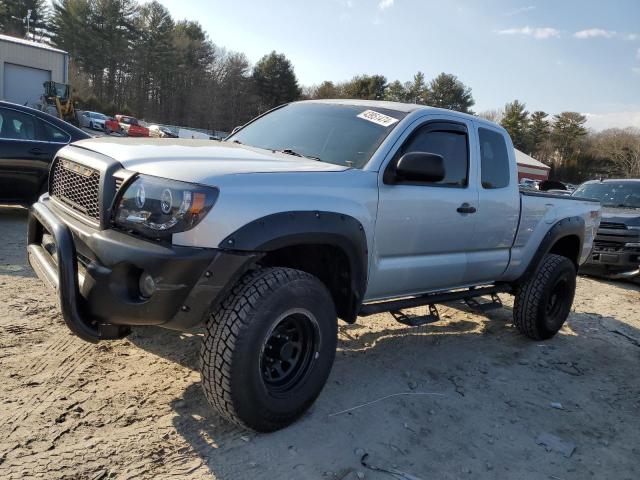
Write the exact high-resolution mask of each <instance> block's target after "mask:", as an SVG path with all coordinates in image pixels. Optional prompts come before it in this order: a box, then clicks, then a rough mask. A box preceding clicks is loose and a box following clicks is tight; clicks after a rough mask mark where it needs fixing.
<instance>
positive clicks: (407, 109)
mask: <svg viewBox="0 0 640 480" xmlns="http://www.w3.org/2000/svg"><path fill="white" fill-rule="evenodd" d="M296 103H327V104H334V105H353V106H358V107H368V108H386V109H388V110H396V111H398V112H404V113H411V112H416V111H419V110H429V111H432V112H433V113H446V114H449V115H456V116H459V117H462V118H467V119H469V120H473V121H475V122H478V123H483V124H486V125H491V126H492V127H498V128H500V129H501V130H504V129H503V128H502V127H501V126H500V125H498V124H497V123H494V122H491V121H489V120H486V119H484V118H481V117H477V116H475V115H471V114H468V113H462V112H456V111H454V110H447V109H444V108H436V107H430V106H427V105H418V104H417V103H401V102H389V101H386V100H356V99H350V98H333V99H321V100H302V101H300V102H296Z"/></svg>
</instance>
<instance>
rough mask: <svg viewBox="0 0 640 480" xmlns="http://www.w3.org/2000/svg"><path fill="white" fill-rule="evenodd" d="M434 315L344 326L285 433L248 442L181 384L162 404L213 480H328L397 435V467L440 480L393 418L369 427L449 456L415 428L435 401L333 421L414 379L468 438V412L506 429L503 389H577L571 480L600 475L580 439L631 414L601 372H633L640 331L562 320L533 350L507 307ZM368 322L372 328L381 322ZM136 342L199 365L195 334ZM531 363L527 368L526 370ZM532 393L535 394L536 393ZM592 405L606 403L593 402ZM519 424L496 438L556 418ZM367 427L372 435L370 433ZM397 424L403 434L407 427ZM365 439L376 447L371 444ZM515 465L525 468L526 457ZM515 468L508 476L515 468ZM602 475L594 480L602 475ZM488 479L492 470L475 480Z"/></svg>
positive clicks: (197, 389) (478, 449)
mask: <svg viewBox="0 0 640 480" xmlns="http://www.w3.org/2000/svg"><path fill="white" fill-rule="evenodd" d="M440 310H441V312H440V314H441V320H442V321H441V322H438V323H434V324H426V325H423V326H419V327H407V326H405V325H402V324H398V323H391V322H389V321H388V320H389V319H390V317H386V318H385V320H384V325H383V328H375V329H371V328H369V326H368V325H367V323H368V320H367V319H366V318H361V319H359V323H358V324H354V325H344V324H342V323H341V325H340V341H339V345H338V354H337V357H336V362H335V365H334V368H333V371H332V374H331V377H330V379H329V382H328V383H327V386H326V387H325V389H324V391H323V393H322V394H321V397H320V399H319V400H318V402H316V404H315V405H314V406H313V407H312V409H311V410H310V411H309V412H308V413H307V414H306V415H305V416H303V418H302V419H300V420H299V421H298V422H296V423H295V424H294V425H292V426H290V427H288V428H287V429H285V430H282V431H279V432H275V433H272V434H256V433H254V432H249V431H245V430H242V429H241V428H239V427H236V426H233V425H231V424H229V423H227V422H226V421H224V420H223V419H222V418H220V417H219V416H218V415H217V414H216V413H215V412H214V411H213V410H212V409H211V408H210V407H209V406H208V405H207V402H206V398H205V396H204V394H203V392H202V389H201V386H200V385H199V384H198V383H193V384H191V385H190V386H188V387H187V388H186V389H185V391H184V394H183V395H182V396H180V397H178V398H175V399H174V400H173V401H172V404H171V406H172V408H173V410H174V412H175V417H174V419H173V424H174V426H175V428H176V430H177V432H178V433H179V434H180V435H181V436H182V437H183V438H184V439H185V440H186V441H187V442H188V443H189V445H190V447H191V448H192V449H193V451H194V452H197V454H198V455H199V457H200V458H201V460H202V462H203V464H204V465H206V466H207V468H208V469H209V471H210V472H211V473H212V474H213V475H215V478H220V479H231V478H243V477H244V478H249V477H250V478H277V477H278V476H281V477H282V478H293V477H295V478H318V476H320V475H322V473H323V471H324V470H323V469H328V470H331V471H332V472H334V473H335V472H336V471H338V473H336V474H335V475H334V477H335V478H343V477H342V476H341V473H340V471H339V468H337V467H336V465H338V466H342V467H343V468H346V469H347V470H345V472H346V473H345V475H347V474H348V472H349V469H351V468H354V469H355V468H358V466H359V465H358V462H357V461H354V458H353V450H354V448H355V447H357V446H359V445H362V446H365V445H369V448H370V449H371V450H372V451H373V452H374V453H375V452H376V451H378V453H380V452H384V449H382V447H380V446H379V445H385V444H386V443H385V442H387V443H388V442H392V440H393V442H396V443H397V442H400V440H398V438H401V439H403V440H402V441H405V440H406V441H407V446H406V448H405V452H408V451H412V452H413V453H403V454H402V457H401V458H400V460H399V461H401V462H405V463H406V462H408V463H410V464H411V465H413V473H414V474H418V473H421V474H424V473H425V472H429V473H431V474H432V476H434V475H435V478H449V476H448V475H449V473H450V471H451V470H447V469H448V468H451V466H447V462H444V463H442V464H441V465H439V464H438V462H434V461H433V460H434V458H432V457H430V454H425V452H426V451H430V449H431V448H432V446H431V445H427V444H424V445H422V446H420V445H421V443H420V442H421V440H420V439H419V438H418V439H416V438H414V436H411V438H409V437H406V436H403V435H405V433H406V435H412V434H411V432H408V433H407V432H405V433H401V434H398V432H397V429H398V428H399V429H400V430H401V431H402V430H403V429H402V425H403V421H402V420H397V423H398V424H399V425H400V427H397V428H396V427H393V428H391V427H389V428H390V431H389V432H386V431H381V430H380V428H379V425H380V424H381V423H385V424H386V422H388V421H389V418H394V419H397V418H410V419H411V424H414V423H415V424H418V425H429V427H428V428H429V429H428V432H429V435H430V436H431V437H432V438H441V439H442V440H441V441H442V445H439V446H438V447H436V448H437V449H444V448H449V449H450V450H449V451H454V450H455V449H456V448H460V445H459V437H457V436H456V437H455V438H458V440H455V441H454V440H452V437H451V436H450V435H449V427H448V426H447V425H448V424H447V423H446V422H445V423H443V424H436V425H432V424H427V423H425V422H426V421H428V422H431V420H430V418H429V415H430V414H429V413H428V412H429V411H431V412H433V410H429V408H426V409H425V408H423V407H419V405H424V402H429V403H428V404H429V405H434V406H433V407H430V408H434V409H438V408H439V401H438V400H437V399H436V400H429V401H427V400H424V401H422V403H421V402H419V401H418V402H415V403H416V405H418V407H416V406H415V405H413V404H412V403H411V402H409V401H402V400H398V401H389V403H387V404H386V405H383V406H380V407H378V408H377V409H371V410H369V409H368V408H367V409H363V410H361V411H359V412H358V414H357V415H356V416H352V414H351V413H348V414H345V415H341V416H338V417H333V415H335V412H340V411H342V410H344V409H345V408H349V407H353V405H354V404H357V403H360V402H361V401H362V402H365V401H368V400H371V399H374V398H376V397H382V396H383V395H385V394H389V393H397V392H403V391H404V392H409V391H411V390H410V389H409V388H407V378H415V379H417V383H418V387H417V388H418V390H419V391H421V390H427V391H429V392H436V393H438V394H442V395H444V396H445V398H446V400H444V404H446V408H447V412H448V413H447V415H446V418H455V419H456V420H455V421H456V422H457V424H458V425H459V428H460V429H461V430H460V431H461V433H460V435H468V436H469V437H474V436H478V435H479V436H482V435H484V433H483V431H478V430H475V429H476V428H480V427H475V422H477V417H478V415H480V416H481V417H482V415H487V416H488V417H489V418H490V419H491V420H490V421H493V422H501V421H504V417H501V416H497V417H496V412H495V411H496V408H498V409H499V408H500V405H503V407H504V398H505V395H507V394H508V395H511V394H512V393H511V391H510V390H507V391H506V392H507V393H505V388H506V387H505V385H509V384H510V383H512V382H513V383H514V384H515V383H523V384H526V385H541V386H540V387H538V388H539V389H540V390H542V391H543V392H546V391H547V390H546V389H547V388H548V389H551V390H557V389H558V388H572V389H573V388H575V389H576V390H575V392H572V395H576V398H581V399H582V400H581V401H580V403H581V405H580V409H581V411H584V412H585V415H587V416H588V418H589V419H591V420H589V421H590V422H592V423H590V425H589V428H586V427H584V429H583V430H584V432H586V433H580V432H579V431H578V430H579V429H578V430H576V431H574V433H573V434H574V435H577V436H578V438H574V441H581V442H582V443H581V445H582V448H583V451H584V453H583V456H582V457H579V458H580V460H579V462H578V461H573V462H572V463H571V465H573V467H572V468H576V469H577V470H576V472H577V473H576V475H574V476H570V478H580V475H582V474H585V475H586V474H587V471H586V470H584V468H586V466H585V465H583V463H585V464H589V465H590V466H589V469H591V470H593V469H597V468H598V466H597V465H595V464H590V461H589V460H588V459H586V457H585V456H588V454H589V448H590V447H589V445H590V444H589V441H590V439H589V438H588V437H589V435H591V434H590V433H589V430H590V429H591V428H593V429H595V430H597V431H600V430H602V431H606V430H607V428H609V426H608V425H609V423H607V422H608V420H607V419H606V418H604V417H603V416H602V415H600V413H599V412H600V411H601V410H602V408H604V407H605V406H607V405H608V403H607V402H615V404H616V408H619V409H621V411H622V410H624V411H633V405H634V402H635V400H634V397H633V396H628V398H627V397H626V396H621V395H620V394H619V388H620V386H619V385H616V382H617V383H619V381H620V380H619V379H616V380H615V381H612V372H611V366H612V365H624V366H625V368H626V369H628V368H631V367H630V364H631V363H633V361H634V358H636V357H637V355H633V354H630V353H635V351H636V350H635V349H636V348H637V347H640V331H639V330H638V329H636V328H634V327H632V326H630V325H628V324H626V323H624V322H622V321H620V320H619V319H617V318H615V317H607V316H601V315H599V314H596V313H591V312H572V314H571V316H570V318H569V320H568V322H567V324H566V326H565V328H564V329H563V333H562V334H560V335H558V336H556V337H555V338H554V339H551V340H549V341H546V342H535V341H531V340H529V339H526V338H524V337H523V336H522V335H520V334H518V332H517V331H516V329H515V328H514V327H513V326H512V325H511V315H512V310H511V308H510V307H508V306H505V307H504V308H501V309H497V310H492V311H489V312H485V313H478V312H476V311H474V310H472V309H470V308H469V307H467V306H466V305H465V304H463V303H457V302H456V303H453V304H447V305H444V306H442V307H440ZM423 312H424V310H421V309H414V310H412V311H410V313H413V314H414V315H419V314H421V313H423ZM373 321H374V322H379V321H380V319H379V318H378V319H374V320H373ZM143 333H144V336H143V335H134V336H132V337H131V341H132V342H133V343H135V344H136V345H138V346H140V347H141V348H144V349H145V350H148V351H150V352H152V353H154V354H156V355H159V356H162V357H164V358H166V359H169V360H171V361H174V362H177V363H179V364H181V365H184V366H186V367H188V368H191V369H197V368H198V359H197V356H198V355H197V352H198V351H199V342H200V337H201V336H200V335H197V334H188V335H185V334H180V333H178V332H170V331H164V330H161V329H157V328H156V329H148V330H147V331H145V332H143ZM612 334H613V335H612ZM540 347H548V348H540ZM629 348H631V349H633V350H629ZM585 351H591V352H592V355H589V356H585V355H584V352H585ZM541 352H544V353H541ZM541 355H545V356H542V357H541ZM541 359H542V360H541ZM538 362H539V364H538ZM543 362H544V363H543ZM532 364H533V365H534V367H535V368H534V367H531V366H530V365H532ZM539 365H544V366H539ZM625 368H623V369H621V372H624V371H625ZM478 369H479V370H478ZM483 369H489V370H493V371H499V372H500V373H497V374H495V375H486V373H487V372H486V371H484V370H483ZM582 379H584V380H582ZM626 381H627V382H630V384H629V385H627V387H628V388H630V390H629V391H636V390H634V389H637V388H638V387H640V384H638V381H637V380H634V379H630V380H626ZM634 383H635V385H633V384H634ZM546 385H548V387H547V386H546ZM559 385H562V387H559ZM594 385H598V386H599V389H600V390H599V393H598V395H599V396H598V397H595V396H590V393H589V392H590V389H591V388H593V386H594ZM569 386H570V387H569ZM509 388H512V387H509ZM607 389H610V390H611V395H612V397H611V398H613V399H614V400H609V399H608V398H609V397H607V395H608V392H607ZM525 390H527V389H526V388H525ZM537 393H538V394H539V395H541V394H540V392H537ZM545 395H546V393H545ZM545 398H546V396H545ZM597 398H603V399H604V400H601V401H600V404H598V403H597V402H598V401H597ZM356 399H357V401H356ZM532 401H535V395H533V396H532V397H531V398H529V399H528V401H527V403H529V404H531V402H532ZM509 402H511V403H509ZM506 403H507V404H508V405H507V406H506V407H504V408H507V409H509V408H511V407H510V406H509V405H512V403H513V400H509V401H507V402H506ZM484 405H486V407H485V406H484ZM496 405H497V406H498V407H496ZM523 407H524V405H523ZM528 408H531V407H530V406H529V407H528ZM576 408H577V407H576ZM382 411H383V412H385V414H384V417H382V418H381V417H380V416H379V415H380V412H382ZM501 415H502V414H501ZM519 415H522V417H518V418H519V422H526V421H530V422H531V424H530V425H527V427H526V428H524V427H523V426H522V425H519V426H518V425H516V424H513V425H512V424H509V422H507V425H503V426H502V427H501V428H503V429H504V431H505V432H506V434H505V435H507V436H511V437H514V438H519V437H518V435H522V430H523V428H524V430H527V429H529V430H531V429H534V430H536V431H539V430H542V429H545V430H546V431H553V430H554V428H556V425H555V424H554V419H553V418H552V416H550V415H549V414H547V413H546V412H545V411H540V412H538V413H537V414H535V415H536V416H535V421H534V419H530V420H527V419H526V414H524V413H522V412H519ZM600 417H602V418H600ZM358 418H365V419H366V421H365V424H366V425H365V426H363V423H362V420H359V421H358ZM580 418H582V417H579V418H578V419H576V420H572V421H574V422H578V423H579V422H580V421H581V420H580ZM501 419H502V420H501ZM582 420H584V418H582ZM487 421H489V420H487ZM584 421H586V420H584ZM600 422H601V423H600ZM512 423H513V422H512ZM376 424H378V428H377V429H376V428H374V427H375V425H376ZM404 425H407V423H406V421H405V423H404ZM422 428H424V427H422ZM580 428H582V427H580ZM383 430H384V429H383ZM310 432H313V433H312V434H310ZM374 434H375V436H376V438H375V441H374V439H371V438H370V437H369V435H374ZM320 438H326V439H330V442H329V444H327V442H318V441H317V439H320ZM416 442H417V443H416ZM439 442H440V441H439ZM385 448H386V447H385ZM412 448H416V449H415V450H412ZM465 448H467V449H470V452H471V456H472V457H477V458H480V459H482V458H485V457H486V455H488V450H487V449H491V447H488V446H486V445H483V444H481V445H476V444H475V443H473V442H472V445H471V446H468V447H465ZM594 448H595V447H594ZM401 449H402V448H401ZM424 449H427V450H424ZM505 449H506V450H507V451H506V452H505V453H504V455H503V456H502V457H500V455H499V456H498V460H497V461H500V458H502V460H504V461H506V460H508V459H509V458H511V459H513V458H522V459H523V460H522V461H521V463H522V466H523V468H524V466H525V465H527V462H530V461H531V458H532V457H535V456H536V455H540V459H539V460H540V462H542V463H544V462H545V458H544V455H545V451H544V449H540V453H538V451H537V450H535V451H531V450H530V447H529V446H527V442H526V441H524V440H522V441H520V442H519V441H514V442H512V445H510V446H509V447H505ZM292 452H293V453H292ZM345 452H346V453H345ZM367 452H369V449H367ZM525 454H526V455H525ZM275 458H280V459H281V461H274V459H275ZM525 458H528V460H524V459H525ZM453 461H455V459H453ZM509 461H511V460H509ZM599 461H600V463H601V464H602V465H603V467H601V468H604V466H606V465H607V464H608V461H610V462H613V460H612V459H609V458H608V457H605V458H602V457H601V458H600V460H599ZM627 463H628V462H627ZM297 467H299V468H301V469H302V470H301V471H300V472H298V473H299V475H295V474H294V472H293V471H292V468H297ZM513 468H514V469H515V471H517V462H516V465H513ZM305 469H306V470H305ZM309 469H310V470H309ZM370 473H371V472H368V473H367V477H368V478H369V477H371V478H384V477H378V476H376V475H377V474H376V473H373V475H372V476H371V474H370ZM596 473H597V470H596ZM601 473H602V474H603V475H604V470H601ZM292 475H293V477H292ZM336 475H337V477H336ZM418 476H420V475H418ZM491 477H492V476H491V472H486V474H481V475H479V476H478V478H491ZM344 478H351V476H345V477H344ZM353 478H355V477H353Z"/></svg>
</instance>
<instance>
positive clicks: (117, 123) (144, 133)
mask: <svg viewBox="0 0 640 480" xmlns="http://www.w3.org/2000/svg"><path fill="white" fill-rule="evenodd" d="M104 128H105V131H106V132H107V133H111V132H119V133H121V134H122V135H126V136H128V137H148V136H149V129H148V128H147V127H143V126H142V125H140V122H138V119H137V118H134V117H129V116H127V115H116V116H115V118H114V119H111V118H110V119H109V120H107V121H106V122H105V123H104Z"/></svg>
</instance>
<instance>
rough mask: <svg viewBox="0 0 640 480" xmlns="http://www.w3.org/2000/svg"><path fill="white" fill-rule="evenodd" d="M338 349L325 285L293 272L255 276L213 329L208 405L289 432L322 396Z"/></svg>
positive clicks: (209, 333)
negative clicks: (295, 422) (297, 420)
mask: <svg viewBox="0 0 640 480" xmlns="http://www.w3.org/2000/svg"><path fill="white" fill-rule="evenodd" d="M336 344H337V316H336V311H335V306H334V303H333V300H332V298H331V294H330V293H329V291H328V290H327V288H326V287H325V285H324V284H323V283H322V282H320V280H318V279H317V278H316V277H314V276H312V275H309V274H308V273H305V272H301V271H299V270H293V269H290V268H264V269H261V270H257V271H254V272H251V273H248V274H247V275H245V276H244V277H243V278H242V279H241V280H240V281H239V282H238V284H237V285H236V286H235V287H234V288H233V290H232V291H231V293H230V294H229V296H228V297H227V298H226V299H224V300H223V301H222V303H221V304H220V305H219V306H218V307H217V308H216V309H215V311H213V312H212V314H211V317H210V319H209V321H208V322H207V325H206V331H205V337H204V341H203V343H202V348H201V352H200V368H201V373H202V386H203V388H204V392H205V395H206V397H207V400H208V401H209V403H210V404H211V406H212V407H214V408H215V409H216V410H217V411H218V413H220V415H222V416H223V417H225V418H226V419H228V420H230V421H232V422H234V423H236V424H239V425H241V426H244V427H249V428H252V429H254V430H257V431H260V432H269V431H274V430H278V429H280V428H283V427H285V426H287V425H289V424H291V423H292V422H294V421H295V420H296V419H298V418H299V417H300V416H301V415H302V414H303V413H304V412H305V411H306V410H307V409H308V408H309V407H310V406H311V405H312V404H313V402H314V401H315V399H316V398H317V396H318V395H319V394H320V391H321V390H322V387H323V386H324V384H325V382H326V380H327V377H328V376H329V373H330V371H331V366H332V365H333V360H334V357H335V351H336Z"/></svg>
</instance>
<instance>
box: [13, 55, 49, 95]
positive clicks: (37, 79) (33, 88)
mask: <svg viewBox="0 0 640 480" xmlns="http://www.w3.org/2000/svg"><path fill="white" fill-rule="evenodd" d="M48 80H51V71H49V70H40V69H39V68H31V67H23V66H22V65H14V64H13V63H5V64H4V92H3V97H4V99H5V100H8V101H9V102H14V103H19V104H20V105H24V104H25V103H26V104H27V105H33V104H34V103H36V102H38V101H39V100H40V97H41V96H42V93H43V92H44V87H43V85H42V84H43V83H44V82H46V81H48Z"/></svg>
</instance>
